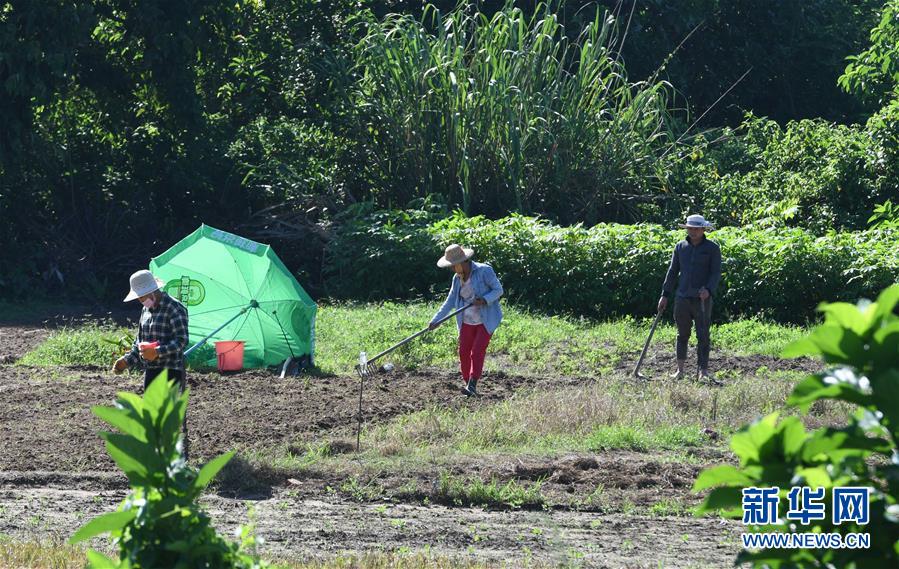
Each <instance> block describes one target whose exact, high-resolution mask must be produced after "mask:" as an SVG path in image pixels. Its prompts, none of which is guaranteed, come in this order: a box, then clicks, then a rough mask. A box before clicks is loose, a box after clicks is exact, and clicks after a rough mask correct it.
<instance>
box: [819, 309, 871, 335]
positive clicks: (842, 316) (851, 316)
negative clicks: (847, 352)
mask: <svg viewBox="0 0 899 569" xmlns="http://www.w3.org/2000/svg"><path fill="white" fill-rule="evenodd" d="M818 310H819V311H821V312H823V313H824V315H825V318H824V322H825V323H826V325H828V326H834V327H837V328H843V329H848V330H853V331H854V332H856V333H857V334H861V333H862V332H863V331H864V330H865V329H867V327H868V317H869V316H868V315H866V313H864V312H862V311H861V310H859V309H858V307H857V306H855V305H853V304H849V303H847V302H825V303H821V304H820V305H819V306H818Z"/></svg>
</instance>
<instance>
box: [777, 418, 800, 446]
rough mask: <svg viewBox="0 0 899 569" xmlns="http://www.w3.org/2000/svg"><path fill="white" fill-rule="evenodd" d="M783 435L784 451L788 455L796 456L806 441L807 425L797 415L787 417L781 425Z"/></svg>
mask: <svg viewBox="0 0 899 569" xmlns="http://www.w3.org/2000/svg"><path fill="white" fill-rule="evenodd" d="M780 430H781V433H782V436H783V451H784V454H785V455H787V456H794V455H796V454H798V453H799V451H800V449H802V445H803V444H804V443H805V439H806V434H805V427H803V426H802V422H801V421H800V420H799V419H797V418H796V417H787V418H786V419H784V421H783V423H781V425H780Z"/></svg>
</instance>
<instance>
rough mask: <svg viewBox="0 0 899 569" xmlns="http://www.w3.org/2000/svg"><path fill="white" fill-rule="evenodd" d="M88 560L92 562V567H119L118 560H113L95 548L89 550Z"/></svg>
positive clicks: (94, 568)
mask: <svg viewBox="0 0 899 569" xmlns="http://www.w3.org/2000/svg"><path fill="white" fill-rule="evenodd" d="M87 560H88V562H89V563H90V569H117V568H118V567H119V563H118V561H113V560H112V559H110V558H109V557H106V556H105V555H103V554H102V553H100V552H99V551H94V550H93V549H88V550H87Z"/></svg>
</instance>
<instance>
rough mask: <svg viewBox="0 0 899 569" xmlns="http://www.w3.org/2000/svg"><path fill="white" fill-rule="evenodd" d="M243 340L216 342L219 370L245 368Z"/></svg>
mask: <svg viewBox="0 0 899 569" xmlns="http://www.w3.org/2000/svg"><path fill="white" fill-rule="evenodd" d="M243 345H244V342H243V340H232V341H229V342H216V343H215V355H216V356H217V357H218V365H219V371H238V370H240V369H243Z"/></svg>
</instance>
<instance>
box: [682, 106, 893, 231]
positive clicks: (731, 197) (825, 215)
mask: <svg viewBox="0 0 899 569" xmlns="http://www.w3.org/2000/svg"><path fill="white" fill-rule="evenodd" d="M878 117H882V118H881V121H880V122H878V121H876V120H874V119H872V121H871V122H870V123H869V125H868V126H867V127H865V126H861V125H852V126H842V125H835V124H830V123H826V122H824V121H821V120H803V121H796V122H790V123H789V124H787V125H786V126H784V127H781V126H779V125H778V124H777V123H775V122H774V121H771V120H768V119H764V118H759V117H755V116H752V115H749V116H747V117H746V119H745V120H744V122H743V124H742V125H741V126H740V127H739V128H738V129H734V130H731V129H723V130H722V131H720V132H715V133H710V134H709V135H708V136H706V137H704V139H702V140H697V141H696V143H695V144H694V145H693V147H692V148H691V150H690V153H689V154H686V155H685V158H684V160H683V161H682V162H681V163H680V164H678V165H675V167H674V168H673V172H674V173H673V175H672V178H671V180H672V181H671V183H672V187H673V188H674V189H675V191H677V192H678V193H684V194H688V195H684V196H682V197H681V202H682V203H693V204H695V207H696V208H697V209H699V210H701V211H703V212H704V213H705V215H706V217H708V218H710V219H714V220H715V221H716V222H717V223H718V224H720V225H737V226H744V225H754V226H757V227H783V226H798V227H803V228H806V229H810V230H812V231H814V232H815V233H817V234H822V233H825V232H827V231H828V230H830V229H835V228H846V229H862V228H864V227H865V226H866V224H867V221H868V218H869V217H870V216H871V214H872V212H873V211H874V209H875V208H876V207H877V206H878V204H880V203H882V202H883V201H885V200H886V199H888V198H889V197H892V196H896V195H897V192H899V145H897V142H899V139H897V138H896V135H895V133H894V132H889V133H888V129H889V128H891V127H894V126H895V125H896V123H895V119H893V120H892V121H890V124H886V123H882V121H886V120H888V119H887V117H886V116H883V115H878Z"/></svg>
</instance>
